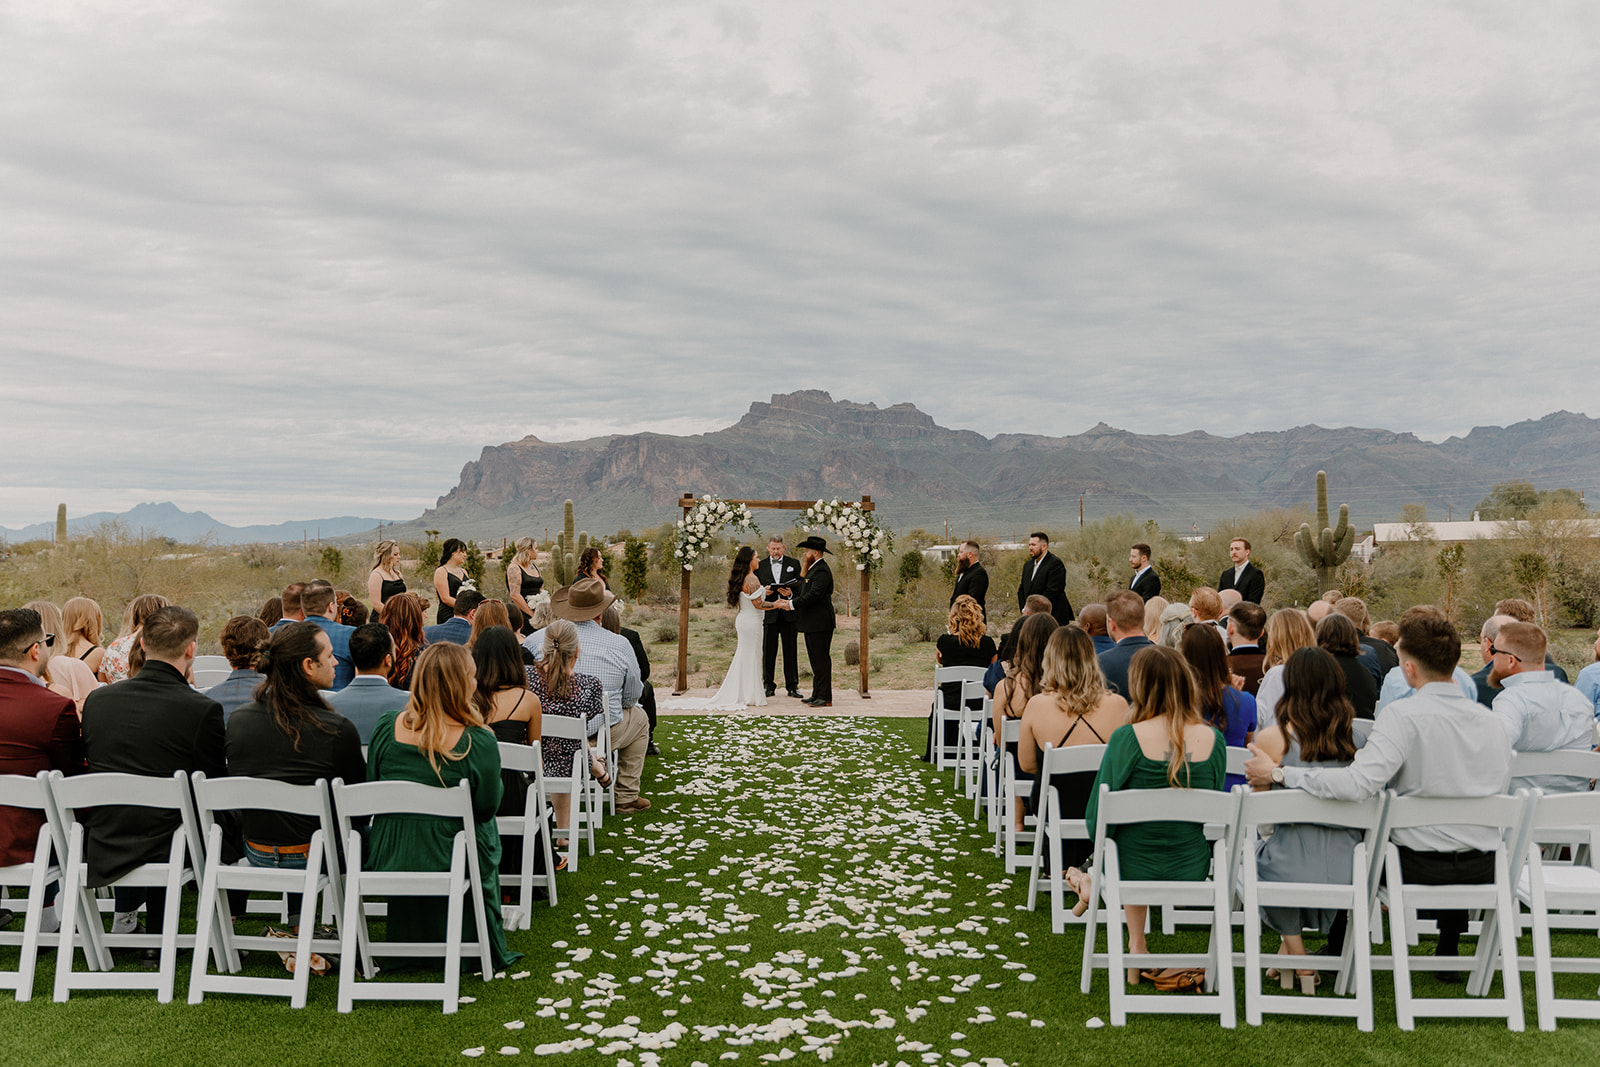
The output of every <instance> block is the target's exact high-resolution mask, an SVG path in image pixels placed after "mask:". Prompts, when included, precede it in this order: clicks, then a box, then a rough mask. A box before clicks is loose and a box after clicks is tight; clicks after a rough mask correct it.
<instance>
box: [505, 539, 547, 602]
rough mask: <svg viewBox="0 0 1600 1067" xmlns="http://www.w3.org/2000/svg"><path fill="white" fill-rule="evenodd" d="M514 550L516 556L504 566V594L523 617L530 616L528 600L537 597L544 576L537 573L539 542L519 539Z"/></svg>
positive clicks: (542, 584)
mask: <svg viewBox="0 0 1600 1067" xmlns="http://www.w3.org/2000/svg"><path fill="white" fill-rule="evenodd" d="M515 548H516V554H515V555H513V556H512V557H511V562H510V563H508V564H506V592H507V593H509V594H510V595H511V602H512V603H513V604H515V605H516V606H517V607H518V608H519V609H520V610H521V611H522V613H523V614H524V615H532V614H533V605H532V604H531V603H530V602H529V598H531V597H536V596H538V595H539V591H540V590H541V589H543V588H544V576H543V575H542V574H540V573H539V564H538V557H539V542H538V540H537V539H535V538H532V537H519V538H517V543H516V546H515Z"/></svg>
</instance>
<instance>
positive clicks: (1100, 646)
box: [1002, 604, 1116, 658]
mask: <svg viewBox="0 0 1600 1067" xmlns="http://www.w3.org/2000/svg"><path fill="white" fill-rule="evenodd" d="M1078 625H1079V626H1081V627H1083V632H1084V633H1086V634H1088V635H1089V640H1090V641H1092V642H1094V654H1095V655H1097V656H1098V655H1099V654H1100V653H1102V652H1105V651H1107V650H1108V649H1110V648H1112V647H1113V646H1115V645H1116V642H1115V641H1113V640H1112V639H1111V634H1110V633H1108V632H1107V631H1106V606H1105V605H1104V604H1090V605H1089V606H1088V607H1086V608H1084V609H1083V611H1082V612H1080V613H1079V614H1078ZM1002 658H1004V657H1002Z"/></svg>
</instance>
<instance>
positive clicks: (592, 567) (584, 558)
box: [573, 545, 611, 589]
mask: <svg viewBox="0 0 1600 1067" xmlns="http://www.w3.org/2000/svg"><path fill="white" fill-rule="evenodd" d="M605 563H606V561H605V556H604V555H603V554H602V553H601V551H600V547H599V546H598V545H590V546H589V547H588V548H586V549H584V550H583V555H581V556H579V557H578V578H598V579H600V581H601V583H602V584H604V585H605V587H606V588H607V589H609V588H611V583H610V582H608V581H606V576H605V575H603V574H601V573H600V569H601V568H602V567H604V566H605ZM573 581H577V578H574V579H573Z"/></svg>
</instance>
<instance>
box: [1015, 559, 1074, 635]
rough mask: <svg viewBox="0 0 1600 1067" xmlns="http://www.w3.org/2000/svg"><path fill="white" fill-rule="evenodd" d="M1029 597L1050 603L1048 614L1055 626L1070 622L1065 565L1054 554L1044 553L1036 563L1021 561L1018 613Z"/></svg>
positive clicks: (1070, 614) (1070, 606) (1070, 612)
mask: <svg viewBox="0 0 1600 1067" xmlns="http://www.w3.org/2000/svg"><path fill="white" fill-rule="evenodd" d="M1036 567H1037V571H1035V568H1036ZM1030 596H1042V597H1045V598H1047V599H1048V600H1049V601H1050V614H1051V615H1054V616H1055V620H1056V625H1058V626H1065V625H1066V624H1067V623H1069V622H1071V621H1072V602H1071V601H1069V600H1068V599H1067V565H1066V564H1065V563H1062V562H1061V560H1060V559H1058V558H1056V554H1055V553H1054V552H1046V553H1045V554H1044V555H1042V556H1040V557H1039V559H1038V560H1037V561H1035V560H1031V559H1028V560H1023V561H1022V583H1021V584H1020V585H1018V586H1017V609H1018V610H1019V611H1020V610H1021V609H1022V607H1023V605H1025V604H1026V603H1027V602H1028V598H1029V597H1030Z"/></svg>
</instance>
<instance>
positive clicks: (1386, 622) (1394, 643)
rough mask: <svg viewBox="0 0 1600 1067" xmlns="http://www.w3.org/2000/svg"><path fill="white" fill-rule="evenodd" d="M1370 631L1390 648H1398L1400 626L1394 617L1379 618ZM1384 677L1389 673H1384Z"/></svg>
mask: <svg viewBox="0 0 1600 1067" xmlns="http://www.w3.org/2000/svg"><path fill="white" fill-rule="evenodd" d="M1368 632H1369V633H1370V634H1371V635H1372V636H1373V637H1376V638H1377V639H1378V640H1379V641H1382V642H1383V643H1384V644H1386V645H1388V646H1389V647H1390V648H1397V647H1398V646H1399V644H1400V626H1399V624H1398V623H1396V622H1395V621H1394V620H1393V619H1379V620H1378V621H1377V622H1375V623H1373V624H1372V628H1371V630H1369V631H1368ZM1396 655H1397V656H1398V655H1399V653H1396ZM1384 677H1385V678H1387V677H1388V675H1384Z"/></svg>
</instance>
